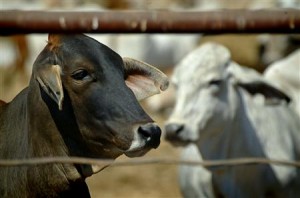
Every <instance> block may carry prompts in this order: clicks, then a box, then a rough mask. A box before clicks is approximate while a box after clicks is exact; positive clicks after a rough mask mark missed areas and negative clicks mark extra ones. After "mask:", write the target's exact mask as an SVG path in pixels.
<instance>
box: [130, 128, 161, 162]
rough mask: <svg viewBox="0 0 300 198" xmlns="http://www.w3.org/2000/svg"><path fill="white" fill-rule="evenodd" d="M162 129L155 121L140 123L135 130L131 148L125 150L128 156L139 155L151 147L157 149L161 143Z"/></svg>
mask: <svg viewBox="0 0 300 198" xmlns="http://www.w3.org/2000/svg"><path fill="white" fill-rule="evenodd" d="M160 136H161V130H160V128H159V127H158V126H157V125H156V124H154V123H147V124H145V125H140V126H138V128H137V129H136V130H135V132H134V139H133V141H132V144H131V146H130V148H129V149H128V150H127V151H126V152H125V155H126V156H128V157H139V156H142V155H144V154H146V153H147V152H148V151H149V150H150V149H152V148H154V149H156V148H157V147H158V146H159V144H160Z"/></svg>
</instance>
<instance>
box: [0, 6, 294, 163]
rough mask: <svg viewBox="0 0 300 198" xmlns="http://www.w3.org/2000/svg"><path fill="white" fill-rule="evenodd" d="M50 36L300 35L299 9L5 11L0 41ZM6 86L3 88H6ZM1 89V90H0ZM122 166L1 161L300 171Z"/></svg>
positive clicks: (170, 160) (78, 160) (261, 160)
mask: <svg viewBox="0 0 300 198" xmlns="http://www.w3.org/2000/svg"><path fill="white" fill-rule="evenodd" d="M32 33H38V34H45V33H63V34H72V33H92V34H176V35H180V34H205V35H223V34H260V33H263V34H291V35H292V34H300V11H299V9H278V10H269V9H262V10H244V9H243V10H220V11H193V12H186V11H162V10H157V11H155V10H154V11H100V12H98V11H97V12H96V11H84V12H81V11H24V10H23V11H21V10H1V14H0V36H4V37H6V36H11V35H15V34H32ZM1 86H2V85H1ZM0 88H1V87H0ZM143 158H144V159H125V160H124V159H121V160H117V161H112V160H101V159H92V158H80V157H69V158H62V157H55V156H54V157H47V158H33V159H11V160H7V159H0V168H3V167H9V166H34V165H44V164H53V163H67V164H68V163H72V164H92V165H101V166H111V167H120V166H141V165H143V166H144V165H153V164H160V165H189V166H204V167H220V166H239V165H254V164H274V165H280V166H294V167H296V168H300V161H285V160H277V159H264V158H240V159H228V160H217V161H205V160H204V161H202V162H199V161H189V160H178V158H169V157H166V158H165V157H163V158H162V157H160V158H155V157H154V158H151V157H150V158H147V157H143Z"/></svg>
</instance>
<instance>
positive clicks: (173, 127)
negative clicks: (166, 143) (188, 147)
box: [165, 123, 184, 135]
mask: <svg viewBox="0 0 300 198" xmlns="http://www.w3.org/2000/svg"><path fill="white" fill-rule="evenodd" d="M165 129H166V133H167V134H176V135H178V134H179V133H180V132H181V131H183V129H184V125H183V124H176V123H172V124H167V125H166V127H165Z"/></svg>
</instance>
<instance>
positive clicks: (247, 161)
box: [0, 157, 300, 168]
mask: <svg viewBox="0 0 300 198" xmlns="http://www.w3.org/2000/svg"><path fill="white" fill-rule="evenodd" d="M54 163H66V164H91V165H99V166H107V165H110V166H135V165H149V164H164V165H167V164H169V165H172V164H177V165H179V164H180V165H189V166H200V165H201V166H204V167H220V166H239V165H251V164H252V165H253V164H274V165H281V166H295V167H296V168H300V161H287V160H276V159H266V158H237V159H224V160H204V161H191V160H177V159H166V158H164V159H159V158H153V159H150V158H146V159H130V160H119V161H115V160H104V159H94V158H83V157H47V158H46V157H45V158H31V159H12V160H5V159H0V168H1V167H11V166H35V165H43V164H44V165H45V164H54Z"/></svg>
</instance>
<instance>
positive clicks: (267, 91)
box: [237, 81, 291, 104]
mask: <svg viewBox="0 0 300 198" xmlns="http://www.w3.org/2000/svg"><path fill="white" fill-rule="evenodd" d="M237 85H238V86H239V87H242V88H243V89H245V90H246V91H247V92H249V93H250V94H251V95H255V94H258V93H260V94H262V95H264V97H265V98H266V99H267V100H268V101H269V104H274V103H278V101H282V100H284V101H286V102H287V103H289V102H290V101H291V99H290V97H289V96H287V95H286V94H285V93H283V92H281V91H280V90H278V89H276V88H275V87H273V86H271V85H269V84H267V83H265V82H262V81H256V82H247V83H242V82H239V83H237ZM276 101H277V102H276Z"/></svg>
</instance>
